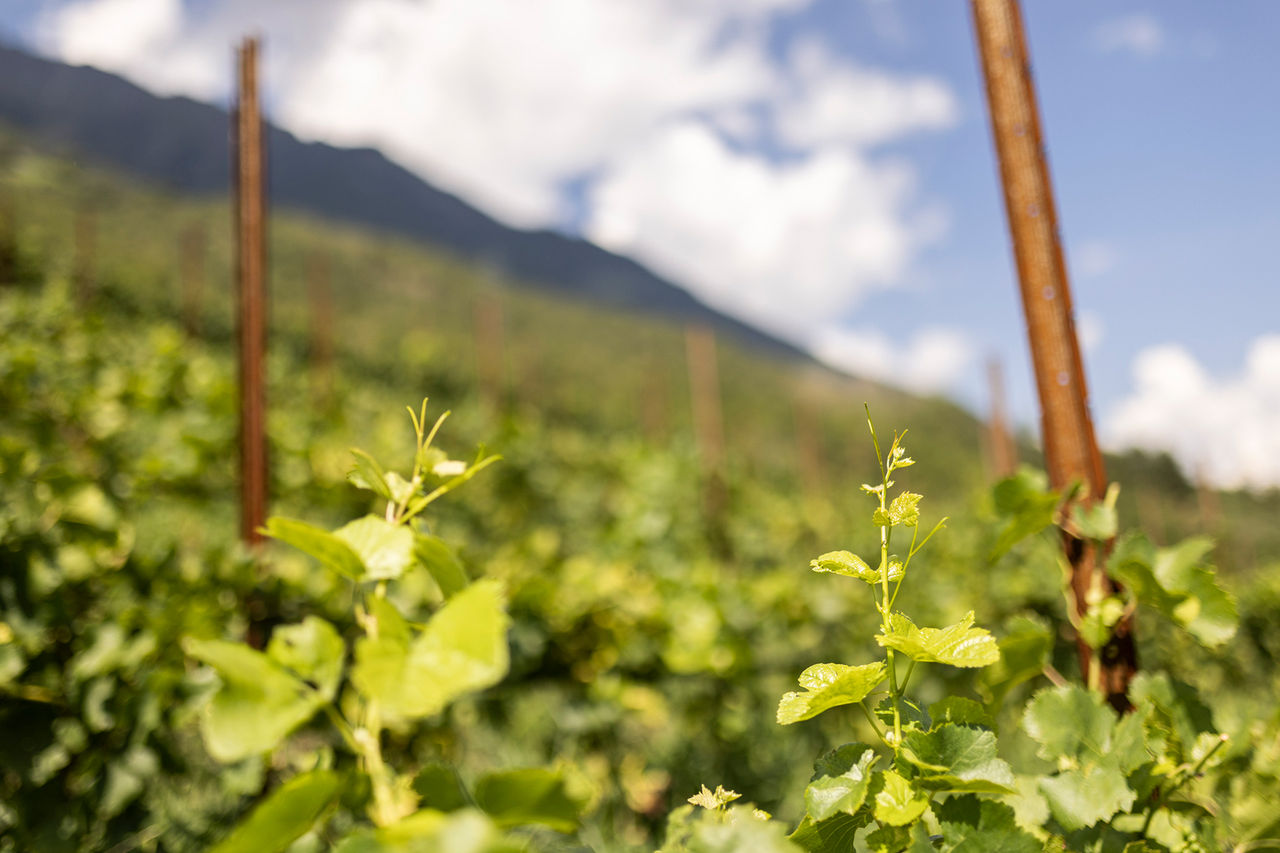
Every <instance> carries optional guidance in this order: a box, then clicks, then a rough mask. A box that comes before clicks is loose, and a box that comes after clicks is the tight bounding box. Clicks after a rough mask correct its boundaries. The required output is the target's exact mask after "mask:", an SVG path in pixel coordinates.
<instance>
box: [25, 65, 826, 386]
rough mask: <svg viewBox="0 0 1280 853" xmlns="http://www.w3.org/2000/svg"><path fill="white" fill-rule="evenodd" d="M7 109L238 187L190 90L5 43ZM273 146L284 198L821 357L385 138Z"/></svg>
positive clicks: (214, 186) (179, 176)
mask: <svg viewBox="0 0 1280 853" xmlns="http://www.w3.org/2000/svg"><path fill="white" fill-rule="evenodd" d="M0 121H2V122H5V123H7V124H9V125H11V126H13V127H14V128H16V129H18V130H20V131H22V132H25V133H27V134H30V135H32V136H35V137H38V138H40V139H41V140H42V141H44V142H46V143H52V144H54V145H55V146H59V147H63V148H66V149H70V150H72V151H74V152H76V153H78V154H80V155H82V156H84V157H85V158H87V159H89V160H92V161H95V162H97V163H100V164H103V165H107V166H110V167H115V168H118V169H121V170H123V171H125V172H128V173H130V174H133V175H135V176H137V177H141V178H143V179H146V180H150V181H153V182H156V183H159V184H160V185H162V186H164V187H166V188H168V189H171V190H174V191H178V192H189V193H196V194H205V193H225V192H228V191H229V189H230V156H231V153H230V119H229V115H228V113H227V111H226V110H225V109H222V108H220V107H217V106H214V105H212V104H205V103H201V102H199V101H195V100H193V99H191V98H188V97H185V96H168V97H165V96H160V95H155V94H153V93H151V92H148V91H146V90H145V89H143V88H141V87H140V86H137V85H135V84H133V83H130V82H129V81H127V80H125V79H123V78H121V77H119V76H117V75H115V74H111V73H109V72H106V71H102V70H99V69H96V68H93V67H90V66H72V65H67V64H64V63H61V62H57V61H54V60H50V59H45V58H42V57H38V56H35V55H32V54H30V53H27V52H25V51H23V50H21V49H18V48H15V47H12V46H9V45H4V44H0ZM267 151H268V158H269V160H268V170H267V177H268V185H269V192H270V197H271V201H272V204H274V205H278V206H281V207H287V208H293V209H297V210H302V211H305V212H308V213H313V214H317V215H320V216H323V217H326V218H330V219H334V220H338V221H342V222H347V223H352V224H357V225H363V226H367V227H370V228H373V229H375V230H380V231H387V232H391V233H395V234H399V235H401V236H406V237H410V238H413V239H417V240H423V241H426V242H428V243H432V244H435V245H437V246H440V247H443V248H445V249H447V250H450V251H452V252H454V253H455V254H457V255H460V256H462V257H464V258H466V259H468V260H471V261H473V262H476V263H480V264H484V265H487V266H488V267H490V268H492V269H494V270H496V271H499V272H501V273H503V274H505V275H507V276H509V277H511V278H513V279H515V280H517V281H524V282H528V283H530V284H533V285H536V286H539V287H542V288H545V289H547V290H551V291H554V292H558V293H561V294H564V295H569V296H575V297H580V298H584V299H589V300H591V301H593V302H596V303H601V304H605V305H609V306H612V307H615V308H621V309H640V310H644V311H646V312H649V313H653V314H657V315H661V316H666V317H669V318H675V319H682V320H686V321H690V322H698V323H705V324H707V325H709V326H711V327H713V328H715V329H716V330H717V331H721V332H726V333H728V334H731V335H732V336H734V337H735V338H737V339H739V340H742V341H743V342H745V343H748V344H751V345H754V346H757V347H762V348H765V349H768V350H771V351H773V352H774V353H776V354H779V355H783V356H786V357H789V358H795V359H801V360H810V359H811V357H810V356H809V355H808V354H807V353H805V352H803V351H802V350H800V349H799V348H798V347H796V346H794V345H792V344H790V343H787V342H785V341H782V340H780V339H778V338H776V337H773V336H772V335H769V334H768V333H766V332H764V331H762V330H760V329H757V328H755V327H754V326H751V325H749V324H747V323H744V322H742V321H740V320H737V319H735V318H733V317H730V316H728V315H726V314H723V313H721V312H719V311H716V310H715V309H713V308H711V307H710V306H708V305H706V304H705V303H703V302H701V301H700V300H698V299H697V298H696V297H694V296H693V295H692V294H690V293H689V292H688V291H686V290H684V289H682V288H680V287H679V286H677V285H676V284H674V283H672V282H670V281H668V280H667V279H665V278H663V277H661V276H659V275H658V274H656V273H654V272H653V271H651V270H649V269H648V268H647V267H645V266H644V265H642V264H640V263H638V262H637V261H635V260H633V259H631V258H628V257H625V256H623V255H617V254H614V253H612V252H609V251H607V250H605V249H602V248H600V247H599V246H596V245H594V244H592V243H590V242H588V241H586V240H583V239H581V238H578V237H573V236H569V235H565V234H560V233H558V232H554V231H548V230H534V231H526V230H521V229H517V228H512V227H510V226H507V225H503V224H502V223H500V222H498V221H497V220H495V219H493V218H492V217H490V216H488V215H487V214H485V213H483V212H482V211H480V210H477V209H476V208H474V207H472V206H471V205H469V204H467V203H466V202H465V201H463V200H461V199H459V198H458V197H456V196H454V195H452V194H450V193H448V192H445V191H443V190H440V189H437V188H436V187H434V186H432V185H431V184H430V183H428V182H427V181H425V180H423V179H422V178H420V177H418V176H417V175H414V174H413V173H412V172H410V171H409V170H407V169H405V168H404V167H402V166H400V165H398V164H396V163H395V162H393V161H391V160H390V159H388V158H387V157H386V156H385V155H383V154H382V153H381V152H379V151H377V150H376V149H373V148H340V147H336V146H332V145H329V144H327V143H323V142H304V141H302V140H300V139H298V138H297V137H295V136H294V135H293V134H291V133H289V132H288V131H286V130H283V129H281V128H279V127H276V126H275V125H273V124H270V123H267ZM318 176H319V177H318Z"/></svg>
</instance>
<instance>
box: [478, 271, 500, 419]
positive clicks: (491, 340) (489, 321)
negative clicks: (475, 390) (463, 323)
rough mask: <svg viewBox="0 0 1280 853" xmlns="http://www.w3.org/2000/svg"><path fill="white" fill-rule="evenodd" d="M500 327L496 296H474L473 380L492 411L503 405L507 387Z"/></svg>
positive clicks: (484, 292) (483, 293)
mask: <svg viewBox="0 0 1280 853" xmlns="http://www.w3.org/2000/svg"><path fill="white" fill-rule="evenodd" d="M502 325H503V324H502V300H501V299H499V298H498V295H497V294H496V293H493V292H491V291H488V290H485V291H483V292H481V293H478V294H476V301H475V328H476V331H475V342H476V379H477V381H478V382H479V386H480V396H481V398H482V399H484V400H485V402H487V403H488V404H489V405H490V406H491V407H493V408H494V409H495V410H496V409H499V408H501V406H502V399H503V392H504V387H503V386H505V385H506V381H505V378H506V377H505V374H506V370H505V364H506V354H505V349H504V343H503V328H502Z"/></svg>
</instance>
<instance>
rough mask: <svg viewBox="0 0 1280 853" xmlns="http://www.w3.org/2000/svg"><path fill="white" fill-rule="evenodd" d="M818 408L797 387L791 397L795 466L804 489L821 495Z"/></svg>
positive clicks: (802, 390)
mask: <svg viewBox="0 0 1280 853" xmlns="http://www.w3.org/2000/svg"><path fill="white" fill-rule="evenodd" d="M819 414H820V409H818V408H817V407H815V406H814V404H813V402H812V401H811V400H810V399H809V397H808V396H807V395H806V394H805V391H804V389H803V388H797V389H796V393H795V396H794V398H793V415H794V420H795V431H796V432H795V435H796V468H797V470H798V472H799V474H800V481H801V482H802V483H803V484H804V490H805V491H806V492H807V493H808V494H810V495H821V494H822V491H823V474H822V450H821V447H820V445H821V433H820V431H819V430H818V424H817V421H818V419H819Z"/></svg>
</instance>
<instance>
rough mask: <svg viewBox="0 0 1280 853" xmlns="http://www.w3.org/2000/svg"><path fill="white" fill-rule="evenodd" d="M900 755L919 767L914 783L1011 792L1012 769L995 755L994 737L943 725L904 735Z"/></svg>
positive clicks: (952, 789) (954, 789)
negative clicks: (926, 730)
mask: <svg viewBox="0 0 1280 853" xmlns="http://www.w3.org/2000/svg"><path fill="white" fill-rule="evenodd" d="M900 754H901V756H902V758H904V759H905V760H906V761H907V762H908V763H910V764H913V765H915V767H916V768H917V769H918V770H919V773H917V774H916V777H915V783H916V784H917V785H918V786H920V787H923V788H928V789H929V790H931V791H949V792H964V791H971V792H974V793H982V794H1012V793H1013V791H1014V788H1013V771H1012V770H1011V769H1010V768H1009V765H1008V764H1006V763H1004V762H1003V761H1001V760H1000V759H999V758H997V757H996V736H995V735H994V734H992V733H991V732H989V731H986V730H984V729H975V728H970V727H968V726H957V725H953V724H943V725H941V726H936V727H935V728H934V729H933V730H932V731H929V732H910V733H908V734H905V735H903V738H902V751H901V753H900Z"/></svg>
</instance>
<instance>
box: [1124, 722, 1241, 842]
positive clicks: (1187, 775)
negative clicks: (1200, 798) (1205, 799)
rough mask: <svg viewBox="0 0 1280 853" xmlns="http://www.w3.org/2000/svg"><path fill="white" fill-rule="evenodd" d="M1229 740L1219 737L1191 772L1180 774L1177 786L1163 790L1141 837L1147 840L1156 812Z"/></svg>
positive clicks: (1144, 825) (1223, 735)
mask: <svg viewBox="0 0 1280 853" xmlns="http://www.w3.org/2000/svg"><path fill="white" fill-rule="evenodd" d="M1228 740H1229V737H1228V736H1227V735H1225V734H1222V735H1218V742H1217V743H1215V744H1214V745H1213V746H1212V747H1211V748H1210V749H1209V751H1208V752H1206V753H1205V754H1204V755H1203V756H1202V757H1201V758H1200V760H1199V761H1197V762H1196V763H1195V766H1194V767H1192V768H1191V770H1190V771H1189V772H1186V773H1182V774H1179V776H1177V777H1174V778H1176V779H1177V783H1176V784H1174V785H1171V786H1170V787H1168V788H1165V789H1163V790H1161V791H1160V792H1159V793H1158V794H1156V799H1155V802H1153V803H1152V804H1151V808H1150V809H1149V810H1148V811H1147V819H1146V820H1145V821H1143V822H1142V832H1141V835H1142V837H1143V838H1146V836H1147V830H1148V829H1150V828H1151V821H1152V819H1153V818H1155V816H1156V812H1158V811H1160V807H1161V806H1163V805H1164V804H1165V801H1166V800H1168V799H1169V798H1170V797H1172V796H1173V795H1174V794H1176V793H1177V792H1178V789H1179V788H1181V787H1182V786H1183V785H1185V784H1187V783H1188V782H1190V781H1191V780H1192V779H1194V778H1195V777H1196V776H1197V775H1199V773H1200V771H1201V770H1203V769H1204V766H1205V764H1206V763H1208V761H1209V759H1210V758H1212V757H1213V754H1214V753H1215V752H1217V751H1218V750H1219V749H1221V748H1222V747H1223V745H1224V744H1226V742H1227V741H1228Z"/></svg>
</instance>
